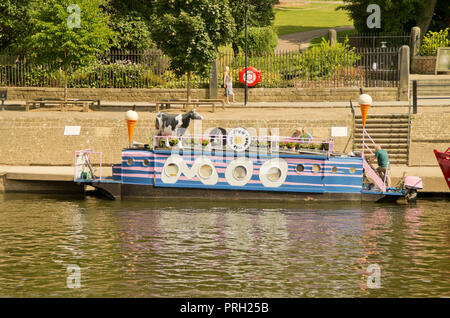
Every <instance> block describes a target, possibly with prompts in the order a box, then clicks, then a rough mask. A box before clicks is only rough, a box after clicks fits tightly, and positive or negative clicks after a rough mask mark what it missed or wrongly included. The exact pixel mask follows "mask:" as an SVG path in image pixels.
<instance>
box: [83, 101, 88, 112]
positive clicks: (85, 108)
mask: <svg viewBox="0 0 450 318" xmlns="http://www.w3.org/2000/svg"><path fill="white" fill-rule="evenodd" d="M88 111H89V104H88V103H86V102H84V103H83V112H88Z"/></svg>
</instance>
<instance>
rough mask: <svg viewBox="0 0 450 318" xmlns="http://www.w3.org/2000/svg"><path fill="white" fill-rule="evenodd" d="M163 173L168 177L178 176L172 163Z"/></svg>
mask: <svg viewBox="0 0 450 318" xmlns="http://www.w3.org/2000/svg"><path fill="white" fill-rule="evenodd" d="M165 171H166V174H167V175H168V176H170V177H173V176H176V175H177V174H178V166H177V165H176V164H174V163H171V164H168V165H167V167H166V169H165Z"/></svg>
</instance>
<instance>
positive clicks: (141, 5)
mask: <svg viewBox="0 0 450 318" xmlns="http://www.w3.org/2000/svg"><path fill="white" fill-rule="evenodd" d="M105 11H106V12H107V13H108V14H110V15H111V23H110V24H111V28H112V29H113V30H114V31H115V33H116V36H115V37H114V41H113V45H112V47H113V48H116V49H125V50H145V49H147V48H150V47H152V46H153V45H152V41H151V21H150V18H151V15H152V13H153V1H145V0H138V1H136V0H133V1H130V0H110V2H109V3H108V4H107V5H105Z"/></svg>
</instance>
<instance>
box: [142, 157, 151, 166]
mask: <svg viewBox="0 0 450 318" xmlns="http://www.w3.org/2000/svg"><path fill="white" fill-rule="evenodd" d="M149 163H150V162H149V161H148V159H144V162H143V164H144V166H146V167H148V165H149Z"/></svg>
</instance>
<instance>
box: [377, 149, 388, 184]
mask: <svg viewBox="0 0 450 318" xmlns="http://www.w3.org/2000/svg"><path fill="white" fill-rule="evenodd" d="M375 159H377V161H378V168H377V172H378V174H379V175H380V177H381V179H382V180H384V179H385V178H386V187H388V188H389V187H390V186H391V177H390V168H391V164H390V163H389V155H388V153H387V151H386V150H384V149H381V146H380V145H375Z"/></svg>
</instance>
